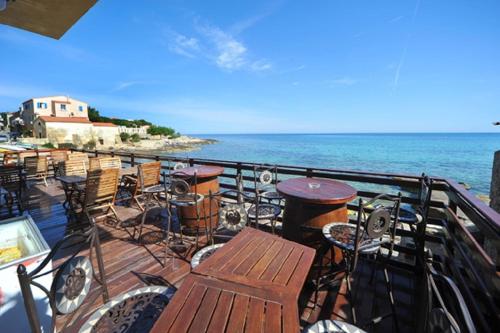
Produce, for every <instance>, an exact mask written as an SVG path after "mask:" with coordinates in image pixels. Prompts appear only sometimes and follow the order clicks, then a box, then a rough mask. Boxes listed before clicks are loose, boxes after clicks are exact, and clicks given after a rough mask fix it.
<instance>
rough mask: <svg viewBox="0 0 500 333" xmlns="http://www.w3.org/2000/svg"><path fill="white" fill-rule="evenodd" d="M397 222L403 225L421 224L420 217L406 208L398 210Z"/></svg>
mask: <svg viewBox="0 0 500 333" xmlns="http://www.w3.org/2000/svg"><path fill="white" fill-rule="evenodd" d="M398 220H399V221H400V222H404V223H409V224H417V223H420V222H422V215H420V214H418V213H415V212H413V211H411V210H410V209H408V208H400V209H399V218H398Z"/></svg>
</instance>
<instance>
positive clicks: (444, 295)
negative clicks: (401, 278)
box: [421, 263, 476, 333]
mask: <svg viewBox="0 0 500 333" xmlns="http://www.w3.org/2000/svg"><path fill="white" fill-rule="evenodd" d="M426 266H427V267H426V270H425V274H424V279H426V281H425V283H424V285H425V286H426V287H427V288H428V290H429V295H428V296H427V297H425V298H424V300H425V301H427V303H426V304H423V305H422V306H423V308H424V309H425V310H426V315H425V318H421V319H423V320H424V324H423V325H421V326H423V331H425V332H457V333H459V332H467V333H475V332H476V327H475V325H474V321H473V320H472V316H471V314H470V312H469V309H468V307H467V303H466V302H465V299H464V298H463V296H462V293H461V292H460V290H459V289H458V286H457V285H456V284H455V282H453V280H452V279H450V278H449V277H447V276H446V275H444V274H442V273H440V272H437V271H436V270H435V269H434V268H433V267H432V263H427V264H426Z"/></svg>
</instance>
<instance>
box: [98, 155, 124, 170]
mask: <svg viewBox="0 0 500 333" xmlns="http://www.w3.org/2000/svg"><path fill="white" fill-rule="evenodd" d="M99 164H100V166H101V169H121V168H122V160H121V159H120V158H119V157H102V158H100V159H99Z"/></svg>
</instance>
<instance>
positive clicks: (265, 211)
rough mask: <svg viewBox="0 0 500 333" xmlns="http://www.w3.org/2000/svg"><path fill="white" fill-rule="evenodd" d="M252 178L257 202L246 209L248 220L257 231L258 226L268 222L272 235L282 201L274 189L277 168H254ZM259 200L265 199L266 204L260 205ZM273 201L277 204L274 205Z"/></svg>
mask: <svg viewBox="0 0 500 333" xmlns="http://www.w3.org/2000/svg"><path fill="white" fill-rule="evenodd" d="M253 176H254V189H255V196H256V198H257V199H258V200H256V203H255V204H254V205H252V206H251V207H250V208H249V209H248V219H249V220H250V221H251V222H253V223H254V224H255V226H256V228H257V229H258V228H259V226H260V224H263V223H265V222H269V223H270V224H271V232H272V233H273V234H274V233H275V228H276V220H277V219H278V216H279V215H280V214H281V200H282V199H283V198H282V197H281V195H280V194H279V193H278V192H277V191H276V187H275V184H276V182H277V180H278V173H277V167H276V166H273V167H266V166H260V167H258V166H254V168H253ZM261 199H266V200H267V203H262V202H261V201H262V200H261ZM274 201H277V202H278V203H277V204H274V203H273V202H274Z"/></svg>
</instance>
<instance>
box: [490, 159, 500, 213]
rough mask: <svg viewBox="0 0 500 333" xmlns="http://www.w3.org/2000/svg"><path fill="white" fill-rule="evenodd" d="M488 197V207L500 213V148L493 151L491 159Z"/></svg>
mask: <svg viewBox="0 0 500 333" xmlns="http://www.w3.org/2000/svg"><path fill="white" fill-rule="evenodd" d="M490 199H491V201H490V207H491V208H493V209H494V210H496V211H497V212H499V213H500V150H499V151H497V152H496V153H495V157H494V159H493V172H492V174H491V190H490Z"/></svg>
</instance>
